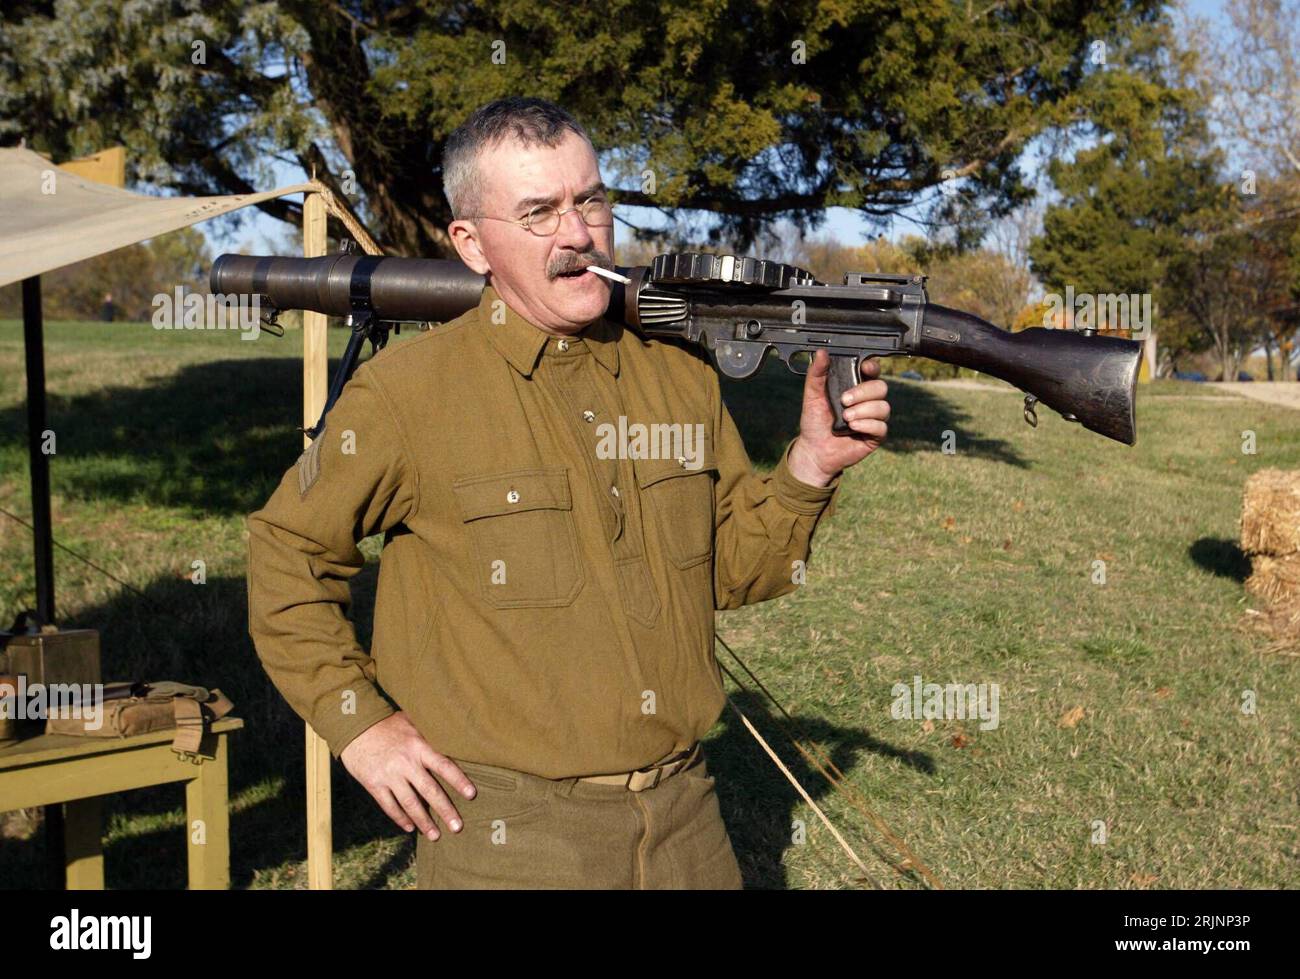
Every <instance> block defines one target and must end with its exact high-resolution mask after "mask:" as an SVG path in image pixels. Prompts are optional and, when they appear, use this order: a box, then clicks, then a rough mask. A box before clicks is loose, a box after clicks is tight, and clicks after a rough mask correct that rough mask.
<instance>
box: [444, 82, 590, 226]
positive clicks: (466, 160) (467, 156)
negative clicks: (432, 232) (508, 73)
mask: <svg viewBox="0 0 1300 979" xmlns="http://www.w3.org/2000/svg"><path fill="white" fill-rule="evenodd" d="M566 132H571V133H576V134H577V135H579V136H581V137H582V138H583V139H585V140H586V141H587V142H588V143H590V142H591V137H590V136H588V135H587V133H586V131H585V130H584V129H583V128H582V126H581V125H579V124H578V121H577V120H576V119H574V118H573V116H571V115H569V114H568V113H567V112H565V111H564V110H563V109H561V108H560V107H559V106H558V105H556V104H555V103H554V102H548V101H547V100H546V99H538V98H525V97H523V96H519V95H512V96H510V97H509V98H504V99H496V100H495V101H493V102H489V103H487V104H486V105H482V106H479V108H477V109H475V110H474V112H473V114H472V115H470V117H469V118H468V119H466V120H465V121H464V122H463V123H461V124H460V125H459V126H458V127H457V128H456V130H455V132H453V133H452V134H451V135H450V136H449V137H448V138H447V145H446V146H445V147H444V149H443V152H442V192H443V193H444V194H445V195H446V196H447V203H448V204H450V205H451V213H452V216H453V217H455V218H463V217H469V216H471V215H475V214H477V213H478V212H479V210H480V209H481V208H482V207H483V179H482V175H481V174H480V173H479V169H478V156H479V153H480V152H482V150H484V149H485V148H486V147H488V146H491V145H493V144H495V143H498V142H500V141H501V140H503V139H509V138H514V139H516V140H518V141H519V142H520V143H522V144H523V145H524V146H537V145H539V144H540V145H542V146H558V145H559V144H560V143H561V142H562V141H563V140H564V136H565V133H566Z"/></svg>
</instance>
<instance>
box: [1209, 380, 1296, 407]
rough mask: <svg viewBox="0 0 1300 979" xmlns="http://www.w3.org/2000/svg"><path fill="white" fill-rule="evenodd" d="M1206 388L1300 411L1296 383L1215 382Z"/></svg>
mask: <svg viewBox="0 0 1300 979" xmlns="http://www.w3.org/2000/svg"><path fill="white" fill-rule="evenodd" d="M1205 386H1206V387H1207V388H1217V389H1218V390H1220V391H1227V392H1228V393H1230V394H1235V395H1237V396H1238V397H1241V398H1251V399H1253V400H1255V401H1264V402H1267V403H1268V404H1271V405H1282V406H1283V407H1286V408H1294V409H1295V410H1296V411H1300V383H1296V382H1295V381H1247V382H1245V383H1238V384H1231V383H1228V384H1225V383H1223V382H1222V381H1213V382H1211V383H1209V384H1206V385H1205Z"/></svg>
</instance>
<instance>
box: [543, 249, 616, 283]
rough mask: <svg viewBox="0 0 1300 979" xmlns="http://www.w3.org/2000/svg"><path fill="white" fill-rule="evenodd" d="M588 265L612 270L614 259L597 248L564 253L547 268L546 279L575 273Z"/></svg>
mask: <svg viewBox="0 0 1300 979" xmlns="http://www.w3.org/2000/svg"><path fill="white" fill-rule="evenodd" d="M588 265H599V266H600V267H601V268H606V269H610V270H612V269H613V268H614V259H613V256H611V255H606V254H605V253H604V252H603V251H601V250H600V249H599V248H591V249H588V250H587V251H585V252H581V253H578V252H565V253H563V254H562V255H560V256H559V257H558V258H555V259H554V260H552V262H551V264H550V265H548V266H547V268H546V277H547V278H548V279H554V278H555V277H556V276H559V275H564V274H565V273H566V272H577V271H578V270H579V269H585V268H586V267H587V266H588Z"/></svg>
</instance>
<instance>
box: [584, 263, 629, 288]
mask: <svg viewBox="0 0 1300 979" xmlns="http://www.w3.org/2000/svg"><path fill="white" fill-rule="evenodd" d="M587 271H588V272H595V273H596V274H597V275H600V276H604V277H605V278H606V279H609V280H610V281H611V282H621V283H623V285H625V286H627V285H631V284H632V280H631V279H629V278H628V277H627V276H626V275H619V274H618V273H617V272H611V271H610V270H609V269H606V268H601V267H600V266H599V265H588V266H587Z"/></svg>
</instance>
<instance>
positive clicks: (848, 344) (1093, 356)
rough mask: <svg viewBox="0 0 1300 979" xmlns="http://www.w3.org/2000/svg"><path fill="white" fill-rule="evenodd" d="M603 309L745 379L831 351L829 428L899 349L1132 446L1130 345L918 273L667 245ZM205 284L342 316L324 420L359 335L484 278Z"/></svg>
mask: <svg viewBox="0 0 1300 979" xmlns="http://www.w3.org/2000/svg"><path fill="white" fill-rule="evenodd" d="M616 271H617V272H618V273H620V274H621V276H623V277H625V278H626V279H627V280H628V281H627V283H626V284H623V283H613V289H612V292H611V295H610V303H609V309H608V311H607V313H606V317H607V318H608V319H610V320H613V321H616V322H619V323H622V324H624V325H625V326H627V327H630V328H632V329H634V330H636V331H638V332H639V333H641V334H642V335H644V336H647V337H652V338H659V339H667V340H677V341H682V342H687V343H695V344H700V345H701V346H703V347H704V348H705V349H706V350H707V351H708V352H709V353H710V355H711V356H712V358H713V362H714V364H716V366H717V368H718V370H719V371H721V372H722V373H723V374H725V375H726V376H728V377H732V378H745V377H750V376H752V375H753V374H755V373H756V372H757V371H758V370H759V369H760V368H761V367H762V365H763V362H764V359H765V358H766V356H767V354H768V353H769V351H775V353H776V355H777V356H778V357H780V359H781V360H782V361H784V362H785V364H786V365H787V366H788V367H789V368H790V370H792V371H794V372H795V373H797V374H804V373H807V370H808V365H809V363H810V361H811V357H812V355H813V354H814V353H815V351H817V350H825V351H827V352H828V353H829V354H830V357H831V369H830V375H829V377H828V379H827V398H828V400H829V402H830V407H831V410H832V412H833V413H834V416H835V423H834V428H833V430H834V431H835V432H836V433H838V434H847V433H848V432H849V431H850V429H849V426H848V424H847V423H846V422H845V420H844V408H843V405H842V404H841V403H840V395H841V394H842V393H843V392H844V391H845V390H846V389H848V388H850V387H852V386H853V385H855V384H857V383H858V382H859V381H860V380H861V366H862V361H863V360H864V359H865V358H867V357H887V356H895V355H909V356H916V357H928V358H930V359H931V360H937V361H941V362H943V363H945V364H955V365H958V366H961V367H970V368H972V369H974V370H977V371H980V372H981V373H984V374H989V375H991V376H992V377H997V378H1000V379H1001V380H1004V381H1007V382H1008V383H1010V384H1013V385H1015V386H1016V387H1017V388H1019V389H1020V390H1021V391H1023V392H1025V404H1024V417H1025V420H1026V421H1027V422H1028V423H1029V424H1031V425H1037V423H1038V417H1037V414H1036V407H1037V405H1038V403H1039V402H1041V403H1042V404H1045V405H1047V406H1048V407H1050V408H1053V409H1055V410H1056V411H1058V412H1060V413H1061V415H1062V416H1063V417H1065V418H1066V419H1067V420H1069V421H1077V422H1079V423H1080V424H1081V425H1083V427H1084V428H1087V429H1089V430H1091V431H1094V432H1097V433H1098V434H1100V435H1104V436H1106V437H1107V438H1111V439H1114V440H1116V441H1117V442H1123V443H1124V444H1126V445H1132V444H1133V443H1134V442H1135V441H1136V440H1137V430H1136V422H1135V420H1134V395H1135V391H1136V386H1137V374H1138V360H1139V356H1140V351H1141V344H1139V343H1136V342H1134V341H1132V340H1124V339H1120V338H1117V337H1107V336H1096V335H1093V334H1095V331H1088V330H1077V331H1076V330H1048V329H1043V328H1038V327H1035V328H1031V329H1027V330H1022V331H1020V332H1018V333H1010V332H1008V331H1006V330H1002V329H999V328H998V327H996V326H994V325H993V324H992V323H989V322H988V321H986V320H983V319H981V318H980V317H978V316H975V315H973V314H971V313H966V312H962V311H961V310H958V309H948V308H947V307H945V306H940V305H938V304H936V303H932V302H930V301H929V298H928V297H927V296H926V292H925V277H924V276H921V275H878V274H867V273H863V272H850V273H848V274H847V275H845V276H844V283H843V284H842V285H830V284H827V283H823V282H818V281H817V279H816V278H815V277H814V276H813V275H812V273H810V272H808V271H806V270H804V269H801V268H797V267H795V266H793V265H786V264H783V263H780V262H770V261H765V260H763V259H757V258H743V257H737V256H733V255H712V254H706V253H702V252H672V253H667V254H663V255H659V256H657V257H656V258H655V259H654V261H653V262H652V263H651V264H650V265H648V266H644V265H643V266H635V267H632V268H618V269H617V270H616ZM210 283H211V289H212V292H213V293H216V294H220V295H231V294H236V295H258V296H261V297H262V299H261V302H262V303H263V304H264V305H269V306H270V308H271V310H272V317H274V315H275V312H277V311H280V310H286V309H306V310H316V311H318V312H321V313H326V314H329V315H334V316H350V317H351V323H352V330H353V333H352V338H351V340H350V341H349V343H348V349H347V352H346V353H345V354H344V358H343V364H342V367H341V368H340V369H339V371H338V372H337V373H336V375H335V377H334V378H333V380H332V382H331V384H330V390H329V397H328V399H327V401H326V403H325V411H324V412H322V414H321V421H320V422H318V423H317V424H316V425H315V426H314V427H313V428H312V429H309V430H308V434H309V435H312V436H313V437H314V436H315V433H316V432H317V431H319V430H320V427H321V424H322V423H323V421H324V418H325V414H326V413H328V411H329V409H330V408H331V407H332V406H333V404H334V402H335V401H336V400H337V399H338V396H339V394H340V393H341V392H342V390H343V385H344V384H346V383H347V381H348V379H349V378H350V377H351V376H352V372H353V371H354V370H355V368H356V363H357V358H358V356H359V354H360V351H361V347H362V345H363V343H364V342H365V341H366V340H370V342H371V344H372V346H373V347H374V349H375V350H376V351H377V350H379V349H381V348H382V347H383V346H384V344H385V343H386V342H387V339H388V330H389V328H390V327H392V326H394V325H399V324H401V323H410V322H417V323H421V322H422V323H429V322H444V321H446V320H450V319H454V318H456V317H457V316H460V315H461V314H462V313H464V312H466V311H467V310H469V309H472V308H474V307H475V306H477V305H478V302H479V298H480V295H481V293H482V291H483V286H484V278H483V277H482V276H480V275H478V274H476V273H474V272H473V271H471V270H470V269H468V268H467V267H466V266H465V265H463V264H461V263H460V262H456V261H447V260H440V259H422V258H376V257H373V256H358V255H351V254H343V255H334V256H327V257H324V258H274V257H257V256H248V255H222V256H221V257H220V258H218V259H217V260H216V262H215V263H214V264H213V266H212V273H211V278H210Z"/></svg>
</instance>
